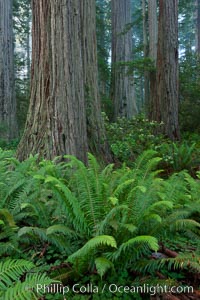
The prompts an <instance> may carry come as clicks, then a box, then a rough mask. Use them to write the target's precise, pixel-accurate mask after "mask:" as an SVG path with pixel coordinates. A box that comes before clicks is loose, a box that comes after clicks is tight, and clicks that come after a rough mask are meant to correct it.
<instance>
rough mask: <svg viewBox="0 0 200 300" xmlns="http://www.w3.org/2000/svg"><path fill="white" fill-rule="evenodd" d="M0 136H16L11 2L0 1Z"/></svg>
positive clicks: (9, 137) (9, 138) (4, 137)
mask: <svg viewBox="0 0 200 300" xmlns="http://www.w3.org/2000/svg"><path fill="white" fill-rule="evenodd" d="M0 136H1V138H3V139H6V140H7V141H9V140H11V139H13V138H15V137H16V136H17V120H16V98H15V92H14V63H13V30H12V0H0Z"/></svg>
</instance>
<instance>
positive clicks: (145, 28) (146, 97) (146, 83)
mask: <svg viewBox="0 0 200 300" xmlns="http://www.w3.org/2000/svg"><path fill="white" fill-rule="evenodd" d="M142 18H143V46H144V58H147V57H148V52H149V51H148V36H147V31H148V26H147V24H148V23H147V14H146V0H142ZM148 103H149V72H148V71H147V70H145V71H144V104H145V108H146V107H147V106H148Z"/></svg>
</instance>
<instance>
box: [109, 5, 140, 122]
mask: <svg viewBox="0 0 200 300" xmlns="http://www.w3.org/2000/svg"><path fill="white" fill-rule="evenodd" d="M111 4H112V82H111V84H112V88H111V90H112V91H111V96H112V99H113V104H114V118H115V119H116V118H117V117H126V118H131V117H133V116H134V115H136V113H137V106H136V100H135V93H134V80H133V76H130V75H128V74H127V71H128V67H119V66H118V63H120V62H128V61H131V60H132V50H133V49H132V30H131V29H130V28H129V29H127V26H126V25H127V24H130V23H131V2H130V0H112V1H111Z"/></svg>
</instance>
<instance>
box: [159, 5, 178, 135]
mask: <svg viewBox="0 0 200 300" xmlns="http://www.w3.org/2000/svg"><path fill="white" fill-rule="evenodd" d="M159 3H160V13H159V31H158V54H157V74H156V87H157V96H156V97H155V99H154V109H153V114H154V116H153V119H154V120H156V121H158V122H161V121H162V122H163V123H164V133H165V134H166V135H167V136H168V137H169V138H170V139H172V140H176V139H179V138H180V132H179V124H178V0H168V1H166V0H160V2H159Z"/></svg>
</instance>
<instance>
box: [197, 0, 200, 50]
mask: <svg viewBox="0 0 200 300" xmlns="http://www.w3.org/2000/svg"><path fill="white" fill-rule="evenodd" d="M197 54H198V55H200V0H197Z"/></svg>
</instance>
